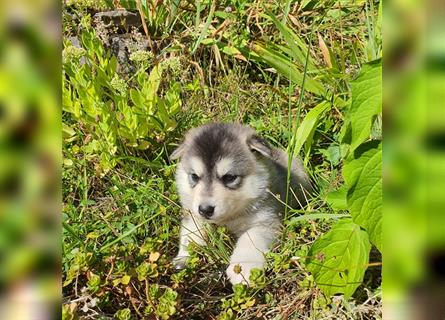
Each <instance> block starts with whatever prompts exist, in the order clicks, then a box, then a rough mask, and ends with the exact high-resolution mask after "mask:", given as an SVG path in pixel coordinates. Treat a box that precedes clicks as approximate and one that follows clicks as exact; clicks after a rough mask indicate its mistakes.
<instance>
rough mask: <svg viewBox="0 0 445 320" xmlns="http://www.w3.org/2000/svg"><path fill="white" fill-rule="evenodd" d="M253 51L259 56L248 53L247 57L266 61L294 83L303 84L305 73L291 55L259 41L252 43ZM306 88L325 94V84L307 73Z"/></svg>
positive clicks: (312, 91)
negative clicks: (286, 54)
mask: <svg viewBox="0 0 445 320" xmlns="http://www.w3.org/2000/svg"><path fill="white" fill-rule="evenodd" d="M252 51H253V52H254V53H256V54H257V56H253V55H247V57H249V58H250V59H252V60H257V61H258V60H259V61H263V62H265V63H266V64H268V65H270V66H271V67H273V68H275V69H276V70H277V72H278V73H280V74H281V75H282V76H284V77H286V78H287V79H289V80H290V81H292V82H293V83H296V84H298V85H300V86H301V85H302V84H303V76H304V75H303V73H302V72H301V71H300V70H299V69H298V67H297V65H296V64H295V63H293V62H292V61H290V58H289V57H287V56H285V55H283V54H282V53H280V52H278V51H276V50H274V49H272V48H270V47H266V46H263V45H261V44H259V43H254V44H253V45H252ZM305 90H306V91H309V92H311V93H313V94H315V95H318V96H324V94H325V89H324V88H323V85H322V84H321V83H320V82H318V81H316V80H314V79H313V78H311V77H309V76H308V75H306V80H305Z"/></svg>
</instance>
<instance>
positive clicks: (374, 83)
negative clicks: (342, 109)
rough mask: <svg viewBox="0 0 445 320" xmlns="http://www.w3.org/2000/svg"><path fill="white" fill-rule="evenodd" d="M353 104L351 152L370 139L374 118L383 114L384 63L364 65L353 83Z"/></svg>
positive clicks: (379, 61) (351, 111) (351, 114)
mask: <svg viewBox="0 0 445 320" xmlns="http://www.w3.org/2000/svg"><path fill="white" fill-rule="evenodd" d="M351 90H352V102H351V108H350V117H351V129H352V140H351V151H354V150H355V149H356V148H357V147H358V146H359V145H360V144H361V143H362V142H364V141H366V140H367V139H369V136H370V134H371V127H372V123H373V120H374V117H375V116H376V115H378V114H380V113H381V112H382V61H381V59H379V60H376V61H373V62H370V63H367V64H365V65H363V67H362V70H361V72H360V75H359V76H358V78H357V79H355V80H354V81H352V82H351Z"/></svg>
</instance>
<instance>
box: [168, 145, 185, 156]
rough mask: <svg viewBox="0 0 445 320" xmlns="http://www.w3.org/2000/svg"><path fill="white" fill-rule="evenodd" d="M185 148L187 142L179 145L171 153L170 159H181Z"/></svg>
mask: <svg viewBox="0 0 445 320" xmlns="http://www.w3.org/2000/svg"><path fill="white" fill-rule="evenodd" d="M184 150H185V143H184V142H183V143H181V144H180V145H179V147H177V148H176V149H175V150H174V151H173V152H172V154H171V155H170V160H176V159H179V158H180V157H181V156H182V155H183V154H184Z"/></svg>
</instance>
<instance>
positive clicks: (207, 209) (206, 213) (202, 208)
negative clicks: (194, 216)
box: [198, 204, 215, 218]
mask: <svg viewBox="0 0 445 320" xmlns="http://www.w3.org/2000/svg"><path fill="white" fill-rule="evenodd" d="M198 210H199V214H200V215H202V216H203V217H205V218H210V217H211V216H213V213H214V211H215V206H210V205H206V204H205V205H199V207H198Z"/></svg>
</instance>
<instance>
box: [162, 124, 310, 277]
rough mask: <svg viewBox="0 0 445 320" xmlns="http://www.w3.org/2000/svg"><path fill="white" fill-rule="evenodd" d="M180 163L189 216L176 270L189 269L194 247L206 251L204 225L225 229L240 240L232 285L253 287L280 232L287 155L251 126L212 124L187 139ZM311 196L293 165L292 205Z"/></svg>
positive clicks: (178, 178)
mask: <svg viewBox="0 0 445 320" xmlns="http://www.w3.org/2000/svg"><path fill="white" fill-rule="evenodd" d="M178 158H180V162H179V165H178V168H177V172H176V182H177V187H178V192H179V196H180V201H181V205H182V208H183V210H184V214H185V215H184V217H183V219H182V225H181V231H180V244H179V252H178V255H177V256H176V258H175V259H174V261H173V263H174V265H175V267H176V268H178V269H180V268H183V267H184V266H185V264H186V262H187V259H188V257H189V253H188V252H187V246H188V244H189V243H190V242H195V243H197V244H199V245H205V239H206V234H205V232H206V231H205V230H206V229H205V228H204V224H205V223H210V224H216V225H223V226H226V227H227V228H228V229H229V230H230V232H232V233H233V234H234V235H236V236H237V238H238V240H237V243H236V246H235V249H234V251H233V253H232V256H231V258H230V264H229V266H228V268H227V276H228V278H229V280H230V282H231V283H232V284H237V283H246V284H248V283H249V276H250V271H251V270H252V269H253V268H264V264H265V257H264V253H265V252H267V251H268V250H269V249H270V246H271V244H272V242H273V241H274V239H275V238H276V236H277V234H278V232H279V231H280V227H281V219H280V216H281V215H282V214H283V213H284V202H285V201H286V185H287V173H288V170H287V167H288V157H287V154H286V153H285V152H284V151H281V150H279V149H275V148H271V147H270V146H269V145H268V144H267V142H266V141H265V140H263V139H262V138H261V137H259V136H258V135H257V134H256V132H255V131H254V130H253V129H251V128H249V127H247V126H244V125H240V124H230V123H212V124H207V125H204V126H201V127H198V128H195V129H192V130H190V131H189V132H188V133H187V135H186V137H185V139H184V142H183V143H182V144H181V145H180V146H179V147H178V148H177V149H176V150H175V151H174V152H173V153H172V155H171V159H178ZM310 190H311V187H310V182H309V178H308V176H307V174H306V172H305V171H304V168H303V166H302V164H301V162H300V161H299V160H297V159H292V161H291V168H290V189H289V191H288V199H289V201H288V204H289V205H290V206H293V207H296V206H298V205H299V204H302V203H304V202H305V191H310ZM236 266H238V267H236ZM234 267H236V268H234ZM240 270H241V271H240Z"/></svg>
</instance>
